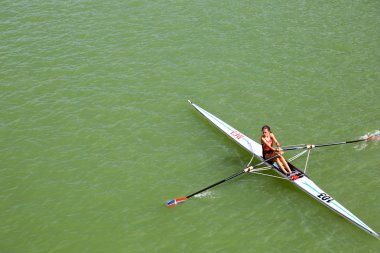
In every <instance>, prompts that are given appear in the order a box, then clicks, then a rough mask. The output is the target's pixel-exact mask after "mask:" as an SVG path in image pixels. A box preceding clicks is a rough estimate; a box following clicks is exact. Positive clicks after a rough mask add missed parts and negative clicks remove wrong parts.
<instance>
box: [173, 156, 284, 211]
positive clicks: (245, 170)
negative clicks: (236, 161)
mask: <svg viewBox="0 0 380 253" xmlns="http://www.w3.org/2000/svg"><path fill="white" fill-rule="evenodd" d="M280 155H281V154H277V155H275V156H273V157H271V158H269V159H266V160H264V161H262V162H261V163H258V164H256V165H255V166H253V167H250V168H245V169H244V170H242V171H240V172H238V173H235V174H233V175H232V176H229V177H227V178H225V179H222V180H220V181H218V182H216V183H215V184H212V185H210V186H207V187H206V188H203V189H202V190H199V191H197V192H194V193H192V194H190V195H188V196H186V197H183V198H177V199H172V200H170V201H169V202H168V203H167V204H166V206H167V207H173V206H175V205H177V204H181V203H183V202H184V201H186V200H188V199H189V198H191V197H193V196H195V195H197V194H199V193H201V192H204V191H206V190H208V189H210V188H213V187H215V186H217V185H219V184H221V183H224V182H227V181H229V180H231V179H233V178H235V177H237V176H240V175H242V174H244V173H245V172H248V171H250V170H252V169H254V168H256V167H257V166H260V165H262V164H264V163H266V162H268V161H269V160H272V159H274V158H276V157H277V156H280Z"/></svg>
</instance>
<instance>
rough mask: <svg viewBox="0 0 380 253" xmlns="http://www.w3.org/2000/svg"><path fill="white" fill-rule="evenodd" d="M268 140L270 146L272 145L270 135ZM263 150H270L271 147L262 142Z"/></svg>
mask: <svg viewBox="0 0 380 253" xmlns="http://www.w3.org/2000/svg"><path fill="white" fill-rule="evenodd" d="M266 141H268V140H266ZM268 142H269V144H270V146H271V147H272V145H273V139H272V137H271V138H270V140H269V141H268ZM263 150H264V151H269V150H271V149H270V147H268V146H267V145H265V144H264V143H263Z"/></svg>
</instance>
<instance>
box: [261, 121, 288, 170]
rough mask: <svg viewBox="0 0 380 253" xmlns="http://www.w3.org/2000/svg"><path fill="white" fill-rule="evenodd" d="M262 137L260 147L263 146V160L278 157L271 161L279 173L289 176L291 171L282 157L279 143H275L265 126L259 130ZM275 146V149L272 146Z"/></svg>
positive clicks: (268, 128) (275, 140)
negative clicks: (278, 168)
mask: <svg viewBox="0 0 380 253" xmlns="http://www.w3.org/2000/svg"><path fill="white" fill-rule="evenodd" d="M261 131H262V133H263V135H262V136H261V145H262V146H263V158H264V159H269V158H271V157H273V156H276V155H279V156H277V157H276V158H273V161H274V162H276V163H277V164H278V166H279V167H280V169H281V171H282V172H283V173H284V174H285V175H286V176H289V175H290V173H291V172H292V170H291V169H290V168H289V165H288V163H287V162H286V160H285V158H284V157H283V156H282V154H283V153H284V152H283V151H282V149H281V146H280V143H279V142H278V141H277V139H276V137H275V136H274V134H273V133H272V132H271V130H270V127H269V126H268V125H265V126H263V127H262V128H261ZM273 144H276V146H277V148H275V147H274V146H273Z"/></svg>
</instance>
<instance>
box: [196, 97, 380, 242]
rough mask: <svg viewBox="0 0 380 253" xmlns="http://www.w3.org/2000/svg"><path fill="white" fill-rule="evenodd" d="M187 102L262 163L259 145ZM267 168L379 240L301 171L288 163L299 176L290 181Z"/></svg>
mask: <svg viewBox="0 0 380 253" xmlns="http://www.w3.org/2000/svg"><path fill="white" fill-rule="evenodd" d="M189 102H190V103H191V105H192V106H193V107H194V108H195V109H197V110H198V111H199V112H200V113H201V114H202V115H203V116H205V117H206V118H207V119H208V120H209V121H210V122H212V123H213V124H214V125H215V126H216V127H218V128H219V129H220V130H221V131H222V132H224V133H225V134H226V135H227V136H229V137H230V138H231V139H233V140H234V141H235V142H237V143H238V144H240V145H241V146H242V147H243V148H245V149H246V150H247V151H248V152H250V153H251V154H252V155H254V156H255V157H256V158H258V159H259V160H261V161H264V159H263V157H262V147H261V145H260V144H259V143H257V142H255V141H254V140H252V139H250V138H249V137H247V136H246V135H244V134H242V133H241V132H239V131H238V130H236V129H235V128H233V127H232V126H230V125H229V124H227V123H226V122H224V121H222V120H221V119H219V118H217V117H216V116H215V115H213V114H211V113H209V112H207V111H206V110H204V109H202V108H201V107H199V106H198V105H196V104H194V103H192V102H191V101H190V100H189ZM267 165H268V166H271V167H272V168H273V170H275V171H276V172H277V173H278V174H280V175H281V176H282V177H284V178H286V179H287V180H288V181H289V182H291V183H292V184H294V185H295V186H297V187H299V188H301V189H302V190H303V191H305V192H306V193H307V194H309V195H310V196H312V197H313V198H315V199H316V200H317V201H319V202H320V203H322V204H323V205H325V206H327V207H329V208H330V209H332V210H333V211H335V212H336V213H338V214H339V215H341V216H342V217H344V218H346V219H347V220H348V221H350V222H352V223H353V224H355V225H356V226H358V227H359V228H361V229H363V230H364V231H366V232H367V233H369V234H371V235H372V236H374V237H376V238H379V235H378V234H377V233H376V232H375V231H374V230H372V229H371V228H370V227H369V226H367V225H366V224H365V223H364V222H362V221H361V220H360V219H359V218H357V217H356V216H355V215H353V214H352V213H351V212H350V211H348V210H347V209H346V208H345V207H343V206H342V205H341V204H339V202H338V201H336V200H335V199H334V198H332V197H331V196H329V195H328V194H326V193H325V192H324V191H323V190H322V189H321V188H319V187H318V186H317V185H316V184H315V183H314V182H313V181H312V180H311V179H310V178H309V177H308V176H307V175H305V174H304V173H303V172H302V171H300V170H299V169H298V168H296V167H295V166H294V165H292V164H290V163H289V166H291V168H292V169H293V170H297V171H299V173H300V174H301V176H300V177H299V178H298V179H295V180H292V179H289V178H288V177H287V176H286V175H284V174H283V173H282V172H281V171H280V170H279V169H278V168H277V167H275V166H274V165H273V164H269V163H267Z"/></svg>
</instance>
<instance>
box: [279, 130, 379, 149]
mask: <svg viewBox="0 0 380 253" xmlns="http://www.w3.org/2000/svg"><path fill="white" fill-rule="evenodd" d="M379 138H380V133H378V134H373V135H370V136H368V137H367V138H363V139H358V140H352V141H341V142H333V143H326V144H302V145H299V146H287V147H283V148H281V149H282V150H284V151H285V150H296V149H312V148H319V147H328V146H335V145H342V144H349V143H355V142H361V141H373V140H378V139H379Z"/></svg>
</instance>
